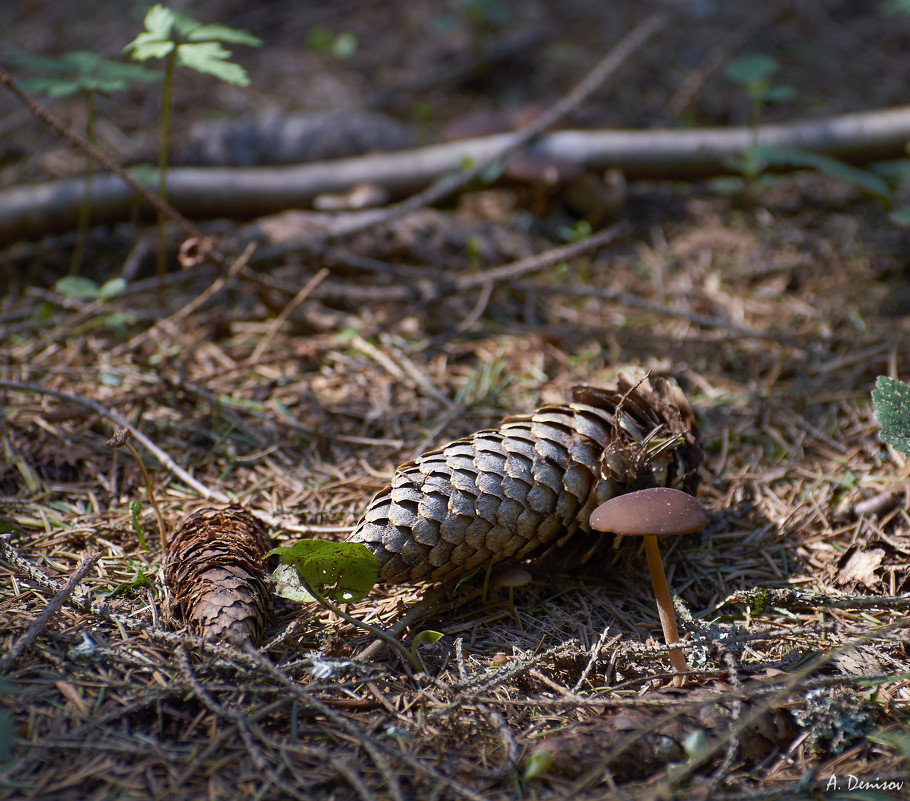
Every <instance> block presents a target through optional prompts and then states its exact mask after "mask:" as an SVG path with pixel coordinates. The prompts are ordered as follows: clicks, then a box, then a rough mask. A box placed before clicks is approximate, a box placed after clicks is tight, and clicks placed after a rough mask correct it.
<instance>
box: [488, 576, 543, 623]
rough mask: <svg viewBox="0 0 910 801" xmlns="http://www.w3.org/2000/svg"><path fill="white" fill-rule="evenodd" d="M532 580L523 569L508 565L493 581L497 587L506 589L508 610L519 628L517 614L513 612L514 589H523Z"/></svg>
mask: <svg viewBox="0 0 910 801" xmlns="http://www.w3.org/2000/svg"><path fill="white" fill-rule="evenodd" d="M533 578H534V577H533V576H532V575H531V574H530V573H529V572H528V571H527V570H525V569H524V568H523V567H518V566H517V565H510V566H509V567H506V568H504V569H503V570H500V571H499V573H498V574H497V575H496V578H495V579H494V581H495V582H496V585H497V586H499V587H508V589H509V609H511V610H512V614H513V615H515V621H516V622H517V623H518V625H519V627H520V626H521V620H520V619H519V617H518V613H517V612H516V611H515V588H516V587H524V586H525V584H530V583H531V580H532V579H533Z"/></svg>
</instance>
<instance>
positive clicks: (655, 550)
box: [644, 535, 687, 687]
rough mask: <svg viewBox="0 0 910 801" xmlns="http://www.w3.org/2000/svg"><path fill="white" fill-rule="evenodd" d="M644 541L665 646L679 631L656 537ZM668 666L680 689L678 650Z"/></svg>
mask: <svg viewBox="0 0 910 801" xmlns="http://www.w3.org/2000/svg"><path fill="white" fill-rule="evenodd" d="M644 540H645V555H646V556H647V557H648V570H650V571H651V584H652V585H653V586H654V597H655V598H656V599H657V614H658V616H659V617H660V626H661V628H662V629H663V632H664V641H665V642H666V643H667V645H673V644H674V643H677V642H679V630H678V629H677V628H676V614H675V613H674V612H673V599H672V598H671V597H670V588H669V587H668V586H667V574H666V573H664V563H663V562H662V561H661V558H660V547H659V546H658V544H657V537H654V536H651V535H648V536H646V537H645V538H644ZM670 665H671V666H672V667H673V670H675V671H676V672H677V673H678V674H679V675H677V676H674V678H673V685H674V686H676V687H682V686H684V685H685V683H686V677H685V673H686V670H687V667H686V657H685V655H684V654H683V652H682V650H681V649H680V648H671V649H670Z"/></svg>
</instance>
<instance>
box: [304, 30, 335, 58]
mask: <svg viewBox="0 0 910 801" xmlns="http://www.w3.org/2000/svg"><path fill="white" fill-rule="evenodd" d="M305 41H306V46H307V47H308V48H309V49H310V50H312V51H313V52H314V53H326V52H328V50H329V48H331V46H332V42H334V41H335V35H334V34H333V33H332V32H331V31H330V30H329V29H328V28H326V27H325V26H324V25H314V26H313V27H312V28H310V29H309V30H308V31H307V32H306V39H305Z"/></svg>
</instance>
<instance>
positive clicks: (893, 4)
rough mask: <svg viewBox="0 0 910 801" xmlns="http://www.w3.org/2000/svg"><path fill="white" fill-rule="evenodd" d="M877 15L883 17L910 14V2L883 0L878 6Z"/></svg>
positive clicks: (904, 0) (907, 0)
mask: <svg viewBox="0 0 910 801" xmlns="http://www.w3.org/2000/svg"><path fill="white" fill-rule="evenodd" d="M878 13H879V14H884V15H885V16H891V15H893V14H910V0H883V2H881V3H879V4H878Z"/></svg>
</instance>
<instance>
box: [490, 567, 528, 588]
mask: <svg viewBox="0 0 910 801" xmlns="http://www.w3.org/2000/svg"><path fill="white" fill-rule="evenodd" d="M532 578H533V576H532V575H531V574H530V573H529V572H528V571H527V570H525V569H524V568H523V567H516V566H514V565H513V566H511V567H507V568H505V570H502V571H500V573H499V575H498V576H496V584H497V585H498V586H500V587H524V585H525V584H530V583H531V579H532Z"/></svg>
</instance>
